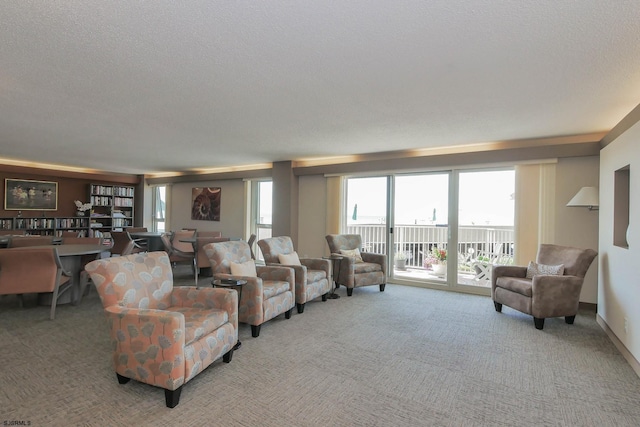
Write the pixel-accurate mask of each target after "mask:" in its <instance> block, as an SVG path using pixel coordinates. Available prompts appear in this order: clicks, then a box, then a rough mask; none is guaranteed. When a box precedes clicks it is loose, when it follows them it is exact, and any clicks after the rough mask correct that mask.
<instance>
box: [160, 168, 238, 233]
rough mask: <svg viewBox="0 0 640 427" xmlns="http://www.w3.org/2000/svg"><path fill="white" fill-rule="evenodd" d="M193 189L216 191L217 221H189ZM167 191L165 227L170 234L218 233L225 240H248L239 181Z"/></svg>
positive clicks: (182, 186)
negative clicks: (193, 230)
mask: <svg viewBox="0 0 640 427" xmlns="http://www.w3.org/2000/svg"><path fill="white" fill-rule="evenodd" d="M194 187H200V188H201V187H220V188H221V189H222V193H221V196H220V208H221V209H220V221H197V220H192V219H191V189H192V188H194ZM167 190H168V191H169V190H170V191H171V199H170V200H171V206H169V207H168V209H170V211H171V216H170V221H171V223H170V224H168V227H170V229H171V230H179V229H181V228H183V227H187V228H197V229H198V230H201V231H205V230H206V231H221V232H222V235H223V236H225V237H232V238H233V237H238V238H242V239H246V238H248V236H245V235H244V226H243V224H244V216H245V208H244V206H245V203H244V182H243V181H242V180H225V181H217V182H215V181H209V182H197V183H180V184H173V185H172V186H170V187H167Z"/></svg>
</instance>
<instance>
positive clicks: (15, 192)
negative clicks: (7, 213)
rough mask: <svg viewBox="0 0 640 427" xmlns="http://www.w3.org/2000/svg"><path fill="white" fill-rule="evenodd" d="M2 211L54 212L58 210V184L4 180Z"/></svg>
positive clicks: (52, 182)
mask: <svg viewBox="0 0 640 427" xmlns="http://www.w3.org/2000/svg"><path fill="white" fill-rule="evenodd" d="M4 209H5V210H15V211H56V210H58V183H57V182H54V181H31V180H27V179H11V178H6V179H5V180H4Z"/></svg>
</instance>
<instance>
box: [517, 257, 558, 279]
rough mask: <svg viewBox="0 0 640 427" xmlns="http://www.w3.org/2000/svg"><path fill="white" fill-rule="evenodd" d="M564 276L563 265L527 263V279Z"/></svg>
mask: <svg viewBox="0 0 640 427" xmlns="http://www.w3.org/2000/svg"><path fill="white" fill-rule="evenodd" d="M563 274H564V264H558V265H547V264H538V263H537V262H533V261H529V265H528V266H527V276H526V277H527V279H533V276H537V275H545V276H562V275H563Z"/></svg>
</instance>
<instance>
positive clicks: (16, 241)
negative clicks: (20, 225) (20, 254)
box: [10, 236, 53, 248]
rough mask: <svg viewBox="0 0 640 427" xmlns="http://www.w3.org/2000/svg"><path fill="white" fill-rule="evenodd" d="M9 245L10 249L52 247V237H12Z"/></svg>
mask: <svg viewBox="0 0 640 427" xmlns="http://www.w3.org/2000/svg"><path fill="white" fill-rule="evenodd" d="M10 245H11V246H10V247H11V248H24V247H27V246H44V245H53V236H13V237H12V238H11V243H10Z"/></svg>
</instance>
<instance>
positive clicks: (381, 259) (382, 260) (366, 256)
mask: <svg viewBox="0 0 640 427" xmlns="http://www.w3.org/2000/svg"><path fill="white" fill-rule="evenodd" d="M360 255H362V260H363V261H364V262H371V263H374V264H380V265H381V266H382V272H383V273H384V275H385V277H386V276H387V256H386V255H385V254H375V253H373V252H361V253H360Z"/></svg>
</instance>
